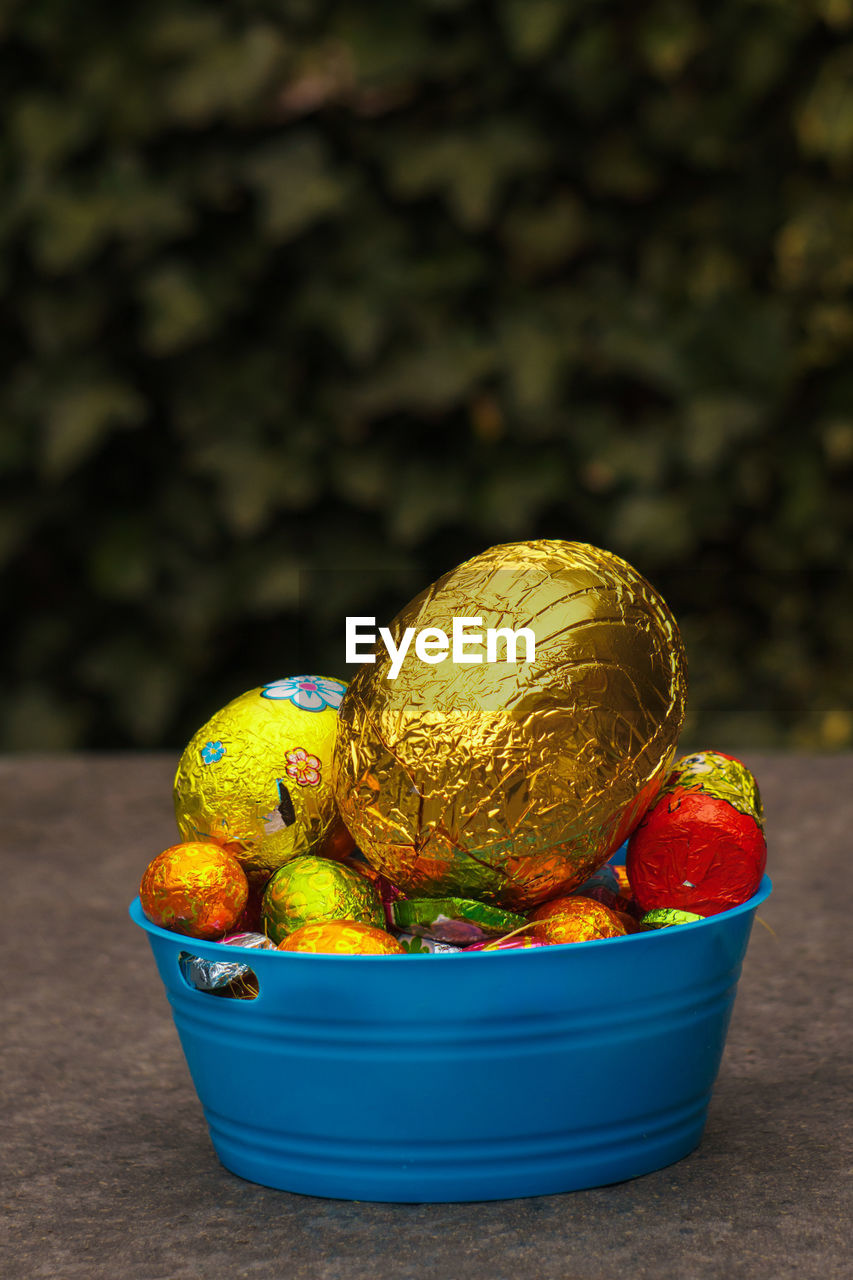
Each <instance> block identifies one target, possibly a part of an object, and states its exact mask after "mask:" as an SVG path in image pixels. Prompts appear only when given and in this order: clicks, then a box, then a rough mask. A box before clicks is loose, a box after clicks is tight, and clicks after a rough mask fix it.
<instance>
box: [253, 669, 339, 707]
mask: <svg viewBox="0 0 853 1280" xmlns="http://www.w3.org/2000/svg"><path fill="white" fill-rule="evenodd" d="M345 692H346V685H345V684H344V682H343V681H342V680H329V679H327V678H326V677H325V676H288V678H287V679H286V680H273V681H272V683H271V684H265V685H264V687H263V688H262V689H261V697H262V698H272V699H274V700H279V699H287V701H288V702H292V703H293V705H294V706H295V707H299V709H300V710H301V711H324V710H325V708H326V707H332V708H333V709H334V710H335V711H337V709H338V707H339V706H340V705H341V699H342V698H343V696H344V693H345Z"/></svg>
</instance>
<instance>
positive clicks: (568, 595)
mask: <svg viewBox="0 0 853 1280" xmlns="http://www.w3.org/2000/svg"><path fill="white" fill-rule="evenodd" d="M454 618H463V619H468V620H470V619H477V620H478V623H477V627H476V631H477V632H479V633H480V634H483V633H485V632H486V631H487V630H492V631H493V632H495V633H499V632H500V631H508V630H511V631H518V630H519V629H521V628H528V629H530V630H532V631H533V632H534V635H535V660H534V661H533V662H525V661H515V662H513V661H505V660H503V659H504V658H506V657H509V656H510V654H509V652H508V645H507V642H506V637H504V639H503V640H501V638H500V635H499V634H498V635H497V643H496V648H495V653H496V655H497V656H498V658H499V660H498V661H487V660H483V659H484V656H487V655H484V653H483V648H482V646H481V647H480V649H479V651H478V649H477V647H476V645H471V644H470V643H469V645H468V653H469V655H470V654H476V653H477V652H479V654H480V658H481V660H480V661H470V662H466V663H456V662H453V661H452V660H451V658H450V656H449V655H447V656H445V658H444V659H443V660H441V661H437V660H436V658H435V655H434V654H433V655H432V660H431V661H429V662H427V661H424V660H421V659H420V658H419V657H418V656H417V652H416V649H415V644H414V643H412V642H410V648H409V650H408V652H407V655H406V657H405V658H404V660H403V662H402V665H401V667H400V669H399V672H398V674H397V675H396V678H394V679H391V678H389V676H390V671H391V665H392V660H391V658H390V656H389V654H388V652H387V647H386V649H383V648H382V646H379V647H378V650H377V652H376V654H375V661H374V662H373V663H365V665H364V666H362V667H361V668H360V670H359V671H358V672H357V674H356V676H355V678H354V679H353V681H352V683H351V684H350V686H349V688H348V690H347V693H346V695H345V696H344V699H343V702H342V704H341V708H340V712H339V717H338V719H339V725H338V735H337V741H336V746H335V753H334V788H335V795H336V799H337V804H338V808H339V811H340V813H341V816H342V818H343V820H344V823H345V825H346V826H347V828H348V830H349V831H350V832H351V834H352V835H353V837H354V839H355V841H356V843H357V844H358V846H359V848H360V849H361V850H362V852H363V854H364V856H365V857H366V858H367V860H368V861H369V862H370V863H371V864H372V865H373V866H374V867H376V868H377V870H379V871H381V872H382V873H383V874H384V875H386V876H387V877H388V878H389V879H390V880H391V881H392V882H393V883H394V884H397V885H399V886H400V887H401V888H402V889H403V891H404V892H405V893H407V894H409V895H413V896H431V897H441V896H447V897H464V898H476V899H480V900H482V901H486V902H493V903H498V904H500V905H503V906H507V907H510V908H512V909H514V910H524V909H526V908H529V907H531V906H535V905H536V904H537V903H539V902H542V901H544V900H545V899H547V898H549V897H553V896H554V895H555V894H557V893H560V892H568V891H570V890H571V889H573V888H576V887H577V886H579V885H581V884H582V883H583V882H584V881H585V880H586V879H587V878H588V877H589V876H590V875H591V874H592V873H593V872H594V871H595V870H596V869H597V868H598V867H600V866H601V865H602V863H604V862H606V860H607V858H608V857H609V856H610V854H611V853H612V851H613V850H614V849H616V848H617V847H618V846H619V845H620V844H621V843H622V841H623V840H625V839H626V837H627V836H628V835H629V834H630V832H631V831H632V830H633V828H634V827H635V826H636V825H637V823H638V822H639V821H640V819H641V818H642V816H643V813H644V812H645V810H646V808H647V807H648V805H649V804H650V803H651V801H652V800H653V799H654V797H655V795H656V794H657V791H658V789H659V787H660V785H661V782H662V780H663V778H664V777H665V775H666V773H667V771H668V769H669V766H670V764H671V762H672V758H673V755H674V750H675V744H676V741H677V738H678V733H679V730H680V728H681V724H682V720H683V716H684V700H685V694H686V678H685V666H684V649H683V645H682V642H681V638H680V636H679V632H678V628H677V626H676V624H675V621H674V620H673V618H672V615H671V614H670V612H669V610H668V608H667V607H666V605H665V604H664V602H663V600H662V599H661V598H660V596H659V595H658V594H657V593H656V592H655V591H654V590H653V588H652V587H651V586H649V584H648V583H647V582H646V581H645V579H643V578H642V577H641V576H640V575H639V574H638V573H637V572H636V570H634V569H632V568H631V566H630V565H628V564H626V563H625V561H623V560H620V559H619V558H618V557H617V556H614V555H612V554H610V553H609V552H607V551H601V550H599V549H597V548H595V547H590V546H587V545H585V544H581V543H575V542H559V541H537V542H521V543H511V544H508V545H505V546H499V547H493V548H491V550H489V551H486V552H484V553H483V554H482V555H479V556H476V557H475V558H474V559H473V560H469V561H467V562H466V563H465V564H462V565H460V566H459V567H458V568H456V569H454V570H452V571H451V572H450V573H447V574H445V575H444V577H442V578H440V579H439V580H438V582H436V583H434V584H433V586H431V587H429V588H427V590H426V591H424V592H422V593H421V594H420V595H419V596H417V597H416V599H414V600H413V601H412V602H411V603H410V604H409V605H407V606H406V607H405V608H404V609H403V610H402V612H401V613H400V614H399V615H398V616H397V618H396V619H395V621H394V622H393V623H392V624H391V627H390V632H391V637H392V640H393V643H394V646H395V647H397V646H399V645H400V643H401V640H402V637H403V635H404V633H405V632H406V630H407V629H408V628H412V629H413V631H414V632H415V633H419V632H421V631H425V630H426V629H436V628H437V629H441V630H442V631H444V632H445V634H449V633H450V632H451V628H452V623H453V619H454ZM515 656H516V658H519V659H523V658H524V657H525V645H524V643H523V641H522V640H521V639H519V641H518V643H517V651H516V654H515Z"/></svg>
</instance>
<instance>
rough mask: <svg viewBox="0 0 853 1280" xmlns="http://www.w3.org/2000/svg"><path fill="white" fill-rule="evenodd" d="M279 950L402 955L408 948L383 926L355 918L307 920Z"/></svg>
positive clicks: (280, 944) (334, 953)
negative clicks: (359, 921) (322, 922)
mask: <svg viewBox="0 0 853 1280" xmlns="http://www.w3.org/2000/svg"><path fill="white" fill-rule="evenodd" d="M278 949H279V951H312V952H315V953H316V952H320V953H323V954H326V955H345V956H353V955H356V956H398V955H400V956H402V955H405V954H406V952H405V948H404V947H403V946H402V945H401V944H400V943H399V942H398V941H397V939H396V938H392V937H391V934H390V933H386V932H385V930H384V929H379V928H377V926H376V925H372V924H359V923H358V922H356V921H354V920H330V921H327V922H326V923H325V924H304V925H303V926H302V928H301V929H297V930H296V931H295V932H294V933H291V934H290V936H289V937H287V938H285V939H284V941H283V942H280V943H279V944H278Z"/></svg>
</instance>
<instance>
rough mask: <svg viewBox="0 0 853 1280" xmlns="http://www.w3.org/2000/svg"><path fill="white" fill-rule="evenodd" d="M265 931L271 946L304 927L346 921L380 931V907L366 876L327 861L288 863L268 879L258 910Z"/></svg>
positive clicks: (303, 859) (312, 859)
mask: <svg viewBox="0 0 853 1280" xmlns="http://www.w3.org/2000/svg"><path fill="white" fill-rule="evenodd" d="M261 918H262V921H263V928H264V932H265V933H266V934H267V936H268V937H270V938H272V939H273V941H275V942H281V940H282V939H283V938H285V937H287V935H288V934H289V933H294V932H295V931H296V930H297V929H301V928H302V926H303V925H306V924H324V923H327V922H329V921H333V920H350V921H355V922H358V923H361V924H371V925H376V926H377V927H379V926H384V924H385V908H384V907H383V905H382V899H381V898H380V896H379V891H378V889H377V888H376V886H375V885H373V884H371V882H370V880H368V879H367V878H366V877H365V876H363V875H360V874H359V873H358V872H357V871H354V870H353V869H352V868H351V867H347V866H344V864H343V863H341V862H333V861H332V860H331V859H329V858H318V857H312V856H311V855H305V856H304V857H299V858H292V859H291V860H290V862H288V863H287V864H286V865H285V866H283V867H282V868H281V869H280V870H279V871H277V872H276V873H275V875H274V876H273V877H272V879H271V880H270V882H269V884H268V885H267V887H266V891H265V893H264V900H263V904H262V906H261Z"/></svg>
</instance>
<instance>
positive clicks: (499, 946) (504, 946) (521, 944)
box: [465, 934, 548, 952]
mask: <svg viewBox="0 0 853 1280" xmlns="http://www.w3.org/2000/svg"><path fill="white" fill-rule="evenodd" d="M547 946H548V943H547V942H542V941H540V939H539V938H532V937H531V936H530V934H518V935H516V936H515V937H513V938H493V939H492V940H491V941H490V942H475V943H474V944H473V945H472V946H470V947H466V948H465V951H466V952H468V951H524V950H526V949H527V948H528V947H547Z"/></svg>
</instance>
